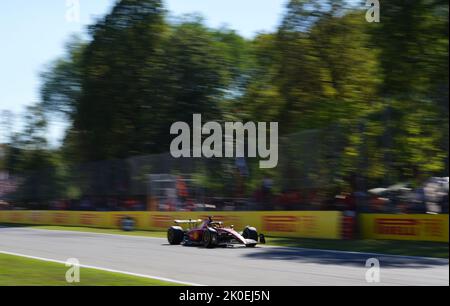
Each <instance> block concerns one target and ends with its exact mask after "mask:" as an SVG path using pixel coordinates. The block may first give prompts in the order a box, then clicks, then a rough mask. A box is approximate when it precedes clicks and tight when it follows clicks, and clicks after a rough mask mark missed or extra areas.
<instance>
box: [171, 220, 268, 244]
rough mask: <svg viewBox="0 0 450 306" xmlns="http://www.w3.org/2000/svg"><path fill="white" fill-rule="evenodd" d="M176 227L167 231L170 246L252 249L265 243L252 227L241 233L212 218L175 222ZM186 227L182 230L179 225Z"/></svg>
mask: <svg viewBox="0 0 450 306" xmlns="http://www.w3.org/2000/svg"><path fill="white" fill-rule="evenodd" d="M175 224H176V226H171V227H170V228H169V229H168V231H167V240H168V241H169V243H170V244H172V245H179V244H182V245H186V246H188V245H196V246H204V247H207V248H213V247H217V246H224V247H226V246H231V245H236V244H240V245H245V246H246V247H254V246H256V244H258V239H259V242H260V243H265V242H266V241H265V238H264V235H263V234H260V235H258V232H257V231H256V229H255V228H254V227H250V226H247V227H245V229H244V230H243V232H242V233H238V232H236V231H235V230H234V228H233V226H231V227H224V226H223V223H222V222H219V221H214V220H213V219H212V217H208V219H206V220H204V221H202V220H175ZM182 224H185V225H187V227H188V229H183V228H182V227H181V226H180V225H182Z"/></svg>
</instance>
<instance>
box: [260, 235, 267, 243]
mask: <svg viewBox="0 0 450 306" xmlns="http://www.w3.org/2000/svg"><path fill="white" fill-rule="evenodd" d="M259 243H262V244H266V237H265V236H264V234H259Z"/></svg>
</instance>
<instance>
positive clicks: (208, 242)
mask: <svg viewBox="0 0 450 306" xmlns="http://www.w3.org/2000/svg"><path fill="white" fill-rule="evenodd" d="M202 242H203V246H204V247H206V248H213V247H214V246H215V245H216V243H217V232H216V231H212V230H205V232H204V233H203V238H202Z"/></svg>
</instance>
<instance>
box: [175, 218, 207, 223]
mask: <svg viewBox="0 0 450 306" xmlns="http://www.w3.org/2000/svg"><path fill="white" fill-rule="evenodd" d="M174 222H175V223H176V224H194V223H200V222H202V220H201V219H196V220H192V219H189V220H174Z"/></svg>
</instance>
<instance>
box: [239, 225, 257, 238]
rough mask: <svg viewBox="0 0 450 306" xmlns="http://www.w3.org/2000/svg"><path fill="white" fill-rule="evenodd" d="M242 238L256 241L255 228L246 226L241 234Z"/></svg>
mask: <svg viewBox="0 0 450 306" xmlns="http://www.w3.org/2000/svg"><path fill="white" fill-rule="evenodd" d="M242 237H244V238H245V239H252V240H255V241H258V232H257V231H256V228H254V227H250V226H247V227H246V228H245V229H244V232H243V233H242Z"/></svg>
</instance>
